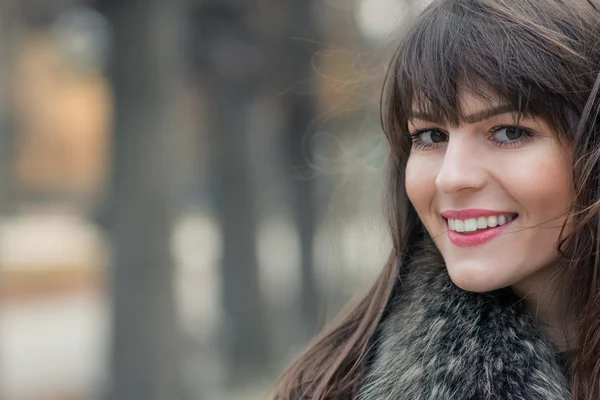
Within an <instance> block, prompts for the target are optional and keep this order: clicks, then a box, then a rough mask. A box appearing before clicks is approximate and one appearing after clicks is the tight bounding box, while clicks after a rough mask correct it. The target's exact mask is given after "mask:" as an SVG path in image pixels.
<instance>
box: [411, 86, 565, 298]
mask: <svg viewBox="0 0 600 400" xmlns="http://www.w3.org/2000/svg"><path fill="white" fill-rule="evenodd" d="M460 102H461V109H462V110H463V114H464V115H465V117H464V118H463V121H462V122H461V123H460V125H459V126H452V125H448V124H447V123H445V122H444V121H433V120H432V119H433V118H431V117H430V116H427V115H423V114H421V113H419V112H417V111H416V110H415V111H414V112H413V115H412V118H411V119H410V121H409V125H408V128H409V132H410V133H411V135H412V136H413V148H412V150H411V154H410V157H409V159H408V165H407V170H406V190H407V192H408V197H409V198H410V201H411V202H412V204H413V206H414V207H415V209H416V211H417V213H418V214H419V217H420V218H421V220H422V221H423V224H424V225H425V227H426V228H427V231H428V232H429V234H430V235H431V236H432V237H433V239H434V241H435V243H436V245H437V247H438V249H439V250H440V252H441V254H442V256H443V257H444V260H445V262H446V266H447V268H448V272H449V274H450V277H451V278H452V280H453V281H454V283H455V284H456V285H457V286H459V287H461V288H463V289H465V290H469V291H475V292H485V291H490V290H495V289H499V288H502V287H507V286H513V287H514V288H515V289H516V290H517V292H528V291H534V290H536V288H534V287H533V286H535V285H538V286H539V285H540V284H543V283H541V282H545V281H546V280H545V279H544V276H547V275H549V274H548V273H549V271H550V270H551V268H552V266H553V264H554V263H553V262H554V261H555V260H556V258H557V245H558V240H559V236H560V231H561V227H562V226H563V224H564V222H565V215H566V213H567V211H568V210H569V207H570V205H571V203H572V200H573V198H574V189H573V182H572V178H571V157H572V156H571V151H570V148H569V147H568V146H566V145H563V144H561V143H560V142H559V141H558V139H557V138H556V134H555V132H554V131H553V130H552V128H551V127H550V126H549V125H548V124H547V123H546V122H545V121H544V120H543V119H541V118H533V117H524V116H523V117H522V118H521V119H520V120H519V121H518V123H517V117H518V115H517V113H515V112H514V110H513V109H511V108H510V107H509V106H507V104H506V103H505V102H503V101H502V100H501V99H498V100H496V101H489V100H488V101H484V100H482V99H480V98H478V97H475V96H474V95H472V94H469V93H462V94H461V96H460Z"/></svg>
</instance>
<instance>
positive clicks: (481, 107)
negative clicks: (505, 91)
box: [408, 85, 518, 125]
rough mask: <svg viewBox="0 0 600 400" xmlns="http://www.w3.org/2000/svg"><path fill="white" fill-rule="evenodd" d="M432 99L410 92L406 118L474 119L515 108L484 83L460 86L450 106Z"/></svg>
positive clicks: (467, 121)
mask: <svg viewBox="0 0 600 400" xmlns="http://www.w3.org/2000/svg"><path fill="white" fill-rule="evenodd" d="M436 103H437V102H436V101H435V99H433V100H426V99H424V98H423V96H422V95H421V94H419V93H417V94H415V95H413V101H412V107H411V110H410V113H409V116H408V117H409V118H408V119H409V120H414V119H422V120H427V121H431V122H440V123H441V122H450V123H451V124H456V125H458V124H460V123H462V122H464V123H475V122H478V121H480V120H482V119H486V118H489V117H492V116H494V115H498V114H505V113H510V112H517V111H518V110H517V108H516V107H514V105H513V104H511V102H510V101H509V100H508V99H506V98H504V97H502V96H501V95H500V94H498V93H497V92H495V91H494V90H492V89H490V88H489V87H487V86H485V85H479V86H478V87H476V88H472V87H465V86H463V87H460V88H459V89H458V91H457V93H456V95H455V100H454V101H453V102H451V103H450V102H445V104H449V103H450V104H453V107H443V106H442V107H440V105H439V104H444V102H439V104H436Z"/></svg>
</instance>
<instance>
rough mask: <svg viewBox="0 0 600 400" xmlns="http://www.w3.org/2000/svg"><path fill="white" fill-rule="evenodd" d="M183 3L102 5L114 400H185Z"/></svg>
mask: <svg viewBox="0 0 600 400" xmlns="http://www.w3.org/2000/svg"><path fill="white" fill-rule="evenodd" d="M181 7H182V5H181V2H180V0H144V1H110V0H109V1H105V2H103V3H100V4H99V9H100V11H102V12H104V13H105V14H106V15H107V16H108V18H109V20H110V22H111V24H112V27H113V29H114V63H113V65H112V70H111V79H112V83H113V89H114V98H115V128H114V142H113V145H114V150H113V154H114V160H113V172H112V176H113V181H112V188H111V191H112V199H111V200H110V205H111V207H110V221H109V225H110V228H111V234H112V235H111V236H112V237H111V239H112V244H113V269H112V276H111V278H112V282H111V284H112V289H113V318H114V320H113V329H114V331H113V343H112V344H113V349H112V364H111V367H112V370H111V374H112V381H111V382H112V388H111V393H110V395H109V397H110V399H111V400H133V399H140V400H141V399H144V400H174V399H180V398H181V395H182V394H181V388H180V383H181V375H180V374H181V371H180V351H179V350H180V349H179V338H178V329H177V321H176V312H175V304H174V294H173V274H174V267H173V260H172V256H171V231H172V224H173V219H174V213H175V211H176V210H175V209H174V206H175V201H176V200H177V198H176V194H177V188H176V187H174V185H173V182H174V181H176V180H175V179H173V178H174V176H175V174H176V173H177V157H178V154H176V145H177V141H178V139H179V137H180V129H179V126H178V125H177V123H176V122H175V115H174V114H175V111H176V110H175V108H176V103H177V102H176V99H175V97H176V89H177V87H178V86H177V84H178V81H177V78H178V77H179V74H180V72H181V71H180V70H179V61H180V60H181V57H180V54H179V48H180V44H181V43H180V40H179V39H180V38H179V37H178V31H179V29H178V27H179V25H180V24H181V17H182V9H181Z"/></svg>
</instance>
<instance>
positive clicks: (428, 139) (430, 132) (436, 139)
mask: <svg viewBox="0 0 600 400" xmlns="http://www.w3.org/2000/svg"><path fill="white" fill-rule="evenodd" d="M410 137H411V138H412V143H413V147H414V148H416V149H430V148H435V147H437V146H439V145H440V144H441V143H444V142H447V141H448V134H446V133H444V132H442V131H440V130H438V129H422V130H420V131H417V132H414V133H411V134H410Z"/></svg>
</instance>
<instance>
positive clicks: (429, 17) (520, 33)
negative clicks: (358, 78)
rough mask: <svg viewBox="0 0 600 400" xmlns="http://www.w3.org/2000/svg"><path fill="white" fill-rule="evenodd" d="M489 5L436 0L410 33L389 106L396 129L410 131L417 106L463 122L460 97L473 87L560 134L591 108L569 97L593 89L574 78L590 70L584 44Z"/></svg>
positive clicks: (403, 44)
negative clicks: (579, 112)
mask: <svg viewBox="0 0 600 400" xmlns="http://www.w3.org/2000/svg"><path fill="white" fill-rule="evenodd" d="M545 1H546V0H545ZM548 1H549V2H551V0H548ZM485 3H486V2H484V1H474V0H454V1H442V2H439V1H438V2H434V3H433V4H431V5H430V6H429V7H428V8H427V9H425V11H424V12H423V13H422V14H421V16H420V18H419V20H418V21H417V23H416V24H415V25H413V26H412V28H411V29H410V30H409V31H408V32H407V35H406V36H404V39H403V40H402V42H401V44H400V48H399V49H398V52H397V54H396V63H395V66H394V69H393V70H392V71H391V73H392V76H391V79H392V82H391V83H392V87H390V89H391V91H392V92H393V93H391V97H390V98H389V99H391V102H390V104H389V105H388V107H389V108H388V111H389V112H391V113H392V114H395V116H396V118H397V120H396V121H394V126H395V127H397V128H401V129H405V127H406V124H407V119H408V118H409V116H410V115H411V114H412V112H413V111H417V112H420V113H426V114H428V115H431V116H434V117H435V118H436V120H440V121H447V122H448V123H450V124H456V125H458V124H459V123H460V121H461V120H463V116H464V114H463V110H461V106H460V101H459V94H460V93H462V92H465V91H466V92H468V93H469V94H472V95H474V96H475V97H478V98H480V99H482V100H485V101H489V102H492V101H497V100H498V99H501V100H502V102H503V103H506V104H509V105H511V106H513V107H514V109H515V110H517V111H518V112H519V113H520V114H522V115H533V116H539V117H543V118H544V119H546V120H547V121H548V122H549V123H550V124H551V126H553V127H555V128H557V129H556V130H557V131H559V132H561V131H562V132H565V131H567V130H568V129H569V127H568V126H565V123H564V122H565V118H567V119H568V118H571V119H572V117H573V115H574V114H573V112H576V110H578V109H580V108H582V107H583V104H573V103H574V100H573V98H570V96H569V94H570V93H571V94H572V93H576V92H577V91H581V90H587V91H589V89H590V87H591V86H590V87H587V88H584V87H577V86H576V85H577V84H578V83H579V84H580V83H581V82H582V81H585V79H568V77H572V76H574V74H582V73H586V72H585V71H582V70H583V68H584V66H585V65H586V63H585V62H584V60H583V59H581V54H582V52H581V51H579V49H576V48H575V47H576V46H577V43H573V42H572V41H571V40H570V39H569V38H568V37H567V36H566V35H564V34H562V33H560V32H561V30H560V29H558V28H557V27H553V26H548V29H547V32H546V31H544V33H545V34H544V35H541V34H540V29H539V27H538V29H537V30H535V29H534V28H532V27H531V24H529V25H528V24H527V23H526V22H524V21H522V20H520V19H519V18H518V15H517V14H515V12H514V11H513V10H510V9H508V8H507V9H502V8H501V6H497V7H496V6H492V5H491V4H492V3H491V2H489V3H490V4H487V5H486V4H485ZM497 3H501V2H495V3H494V4H497ZM520 11H521V12H523V13H525V12H527V10H520ZM531 14H532V15H538V18H539V12H537V13H536V12H532V13H531ZM529 19H530V20H531V17H530V18H529ZM548 20H550V21H552V19H550V18H548V19H547V20H546V21H544V20H540V21H539V24H540V26H543V25H544V24H546V25H548V24H549V22H547V21H548ZM554 20H556V18H554ZM558 22H560V21H558ZM548 32H550V33H552V35H551V34H550V33H548ZM590 76H592V73H591V72H590ZM490 93H492V94H493V95H490ZM579 93H581V92H579ZM571 97H573V96H571ZM581 97H582V96H581V94H579V95H578V96H577V98H581ZM567 114H568V115H567ZM567 125H569V124H567Z"/></svg>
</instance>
